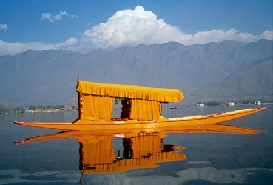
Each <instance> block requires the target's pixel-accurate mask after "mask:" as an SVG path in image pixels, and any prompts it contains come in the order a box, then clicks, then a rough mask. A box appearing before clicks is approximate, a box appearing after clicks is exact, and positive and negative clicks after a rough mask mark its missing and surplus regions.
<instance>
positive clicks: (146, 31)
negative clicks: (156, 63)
mask: <svg viewBox="0 0 273 185" xmlns="http://www.w3.org/2000/svg"><path fill="white" fill-rule="evenodd" d="M63 16H70V17H71V18H73V17H74V18H77V16H75V15H69V14H68V13H67V12H66V11H60V12H59V13H58V14H56V15H54V16H53V15H52V14H50V13H43V14H42V17H41V20H49V21H51V22H54V21H56V20H62V18H63ZM89 25H90V24H89V23H88V24H87V26H89ZM7 28H8V27H7V25H6V24H4V25H2V24H0V30H1V29H3V30H4V31H5V30H7ZM181 29H183V28H181ZM259 39H267V40H273V30H266V31H264V32H263V33H262V34H260V35H253V34H250V33H246V32H240V31H238V30H236V29H234V28H230V29H228V30H207V31H199V32H197V33H195V34H187V33H184V32H182V31H181V30H180V28H178V27H177V26H171V25H169V24H168V23H166V22H165V21H164V20H163V19H157V16H156V15H155V14H154V13H153V12H151V11H145V10H144V8H143V7H142V6H137V7H136V8H135V9H134V10H130V9H128V10H123V11H118V12H116V13H115V14H114V15H113V16H112V17H110V18H109V19H108V20H107V21H106V22H105V23H100V24H99V25H95V26H93V27H92V28H91V29H88V30H85V31H84V32H83V35H82V38H80V39H79V40H78V39H76V38H74V37H71V38H69V39H67V40H66V41H64V42H63V43H57V44H45V43H41V42H31V43H7V42H4V41H1V40H0V55H5V54H10V55H14V54H17V53H20V52H23V51H26V50H28V49H35V50H44V49H66V50H73V51H79V52H88V51H90V50H92V49H95V48H103V49H113V48H116V47H120V46H136V45H138V44H153V43H158V44H161V43H167V42H171V41H175V42H178V43H181V44H184V45H193V44H206V43H209V42H221V41H224V40H237V41H241V42H256V41H258V40H259Z"/></svg>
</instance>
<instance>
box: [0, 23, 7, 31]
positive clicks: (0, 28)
mask: <svg viewBox="0 0 273 185" xmlns="http://www.w3.org/2000/svg"><path fill="white" fill-rule="evenodd" d="M1 30H4V31H7V30H8V25H7V24H0V31H1Z"/></svg>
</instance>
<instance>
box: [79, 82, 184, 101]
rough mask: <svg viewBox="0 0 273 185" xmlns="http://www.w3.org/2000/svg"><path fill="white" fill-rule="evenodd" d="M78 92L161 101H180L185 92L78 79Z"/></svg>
mask: <svg viewBox="0 0 273 185" xmlns="http://www.w3.org/2000/svg"><path fill="white" fill-rule="evenodd" d="M77 92H81V93H84V94H92V95H98V96H111V97H119V98H136V99H143V100H151V101H160V102H178V101H181V100H182V99H183V98H184V95H183V93H182V92H181V91H180V90H179V89H164V88H151V87H143V86H135V85H121V84H107V83H95V82H88V81H83V80H79V81H78V85H77Z"/></svg>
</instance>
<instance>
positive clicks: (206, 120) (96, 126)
mask: <svg viewBox="0 0 273 185" xmlns="http://www.w3.org/2000/svg"><path fill="white" fill-rule="evenodd" d="M265 109H266V108H251V109H242V110H236V111H231V112H225V113H217V114H211V115H206V116H185V117H181V118H169V119H161V120H156V121H136V120H127V121H105V120H99V121H89V120H81V119H79V120H76V121H75V122H72V123H71V122H68V123H52V122H25V121H14V124H18V125H22V126H32V127H38V128H48V129H58V130H113V129H154V128H171V127H181V126H187V125H210V124H216V123H221V122H225V121H230V120H234V119H237V118H240V117H244V116H247V115H250V114H254V113H257V112H259V111H261V110H265Z"/></svg>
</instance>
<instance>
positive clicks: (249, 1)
mask: <svg viewBox="0 0 273 185" xmlns="http://www.w3.org/2000/svg"><path fill="white" fill-rule="evenodd" d="M272 7H273V1H272V0H259V1H258V0H168V1H167V0H161V1H158V0H150V1H148V0H119V1H117V0H112V1H109V0H107V1H106V0H90V1H87V0H85V1H83V0H69V1H64V0H38V1H37V0H24V1H20V0H0V55H15V54H17V53H20V52H24V51H26V50H28V49H33V50H45V49H67V50H73V51H79V52H83V53H85V52H88V51H90V50H92V49H97V48H103V49H113V48H117V47H120V46H136V45H137V44H153V43H159V44H161V43H166V42H170V41H175V42H179V43H182V44H184V45H192V44H205V43H208V42H220V41H223V40H238V41H242V42H255V41H257V40H259V39H269V40H272V37H273V36H272V35H273V31H272V27H273V25H272V24H273V20H272V17H273V12H272Z"/></svg>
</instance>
